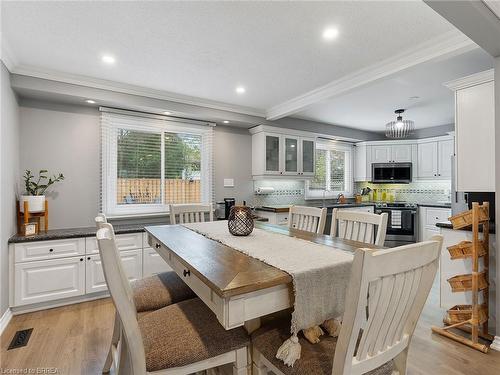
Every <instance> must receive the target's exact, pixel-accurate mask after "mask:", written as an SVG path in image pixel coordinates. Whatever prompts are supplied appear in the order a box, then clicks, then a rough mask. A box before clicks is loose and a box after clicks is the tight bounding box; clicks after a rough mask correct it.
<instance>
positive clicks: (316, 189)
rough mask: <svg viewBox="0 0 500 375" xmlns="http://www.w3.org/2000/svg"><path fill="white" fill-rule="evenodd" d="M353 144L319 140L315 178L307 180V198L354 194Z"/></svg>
mask: <svg viewBox="0 0 500 375" xmlns="http://www.w3.org/2000/svg"><path fill="white" fill-rule="evenodd" d="M352 171H353V149H352V145H350V144H346V143H339V142H336V141H328V140H324V141H318V142H317V144H316V170H315V173H314V178H313V179H311V180H309V181H307V182H306V191H305V193H306V194H305V195H306V199H317V198H335V197H336V196H337V195H338V194H344V195H352V194H353V174H352Z"/></svg>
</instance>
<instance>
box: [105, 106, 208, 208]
mask: <svg viewBox="0 0 500 375" xmlns="http://www.w3.org/2000/svg"><path fill="white" fill-rule="evenodd" d="M101 149H102V152H101V159H102V173H101V176H102V178H101V210H103V211H104V212H105V213H106V214H107V215H110V216H121V215H132V214H153V213H160V212H168V205H169V204H179V203H210V202H212V201H213V191H214V189H213V127H212V126H208V125H198V124H195V123H193V122H183V121H182V120H179V121H177V120H172V119H170V118H167V117H163V116H155V115H146V114H141V113H137V114H136V113H130V112H129V111H113V110H107V109H102V113H101Z"/></svg>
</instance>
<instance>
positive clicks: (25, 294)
mask: <svg viewBox="0 0 500 375" xmlns="http://www.w3.org/2000/svg"><path fill="white" fill-rule="evenodd" d="M145 237H146V235H145V234H144V233H127V234H118V235H116V243H117V247H118V250H119V251H120V257H121V259H122V264H123V267H124V270H125V273H126V275H127V277H128V279H129V280H130V281H133V280H137V279H140V278H142V277H146V276H150V275H154V274H156V273H160V272H164V271H168V270H171V269H170V267H169V266H168V264H167V263H166V262H165V261H164V260H163V259H162V258H161V257H160V256H159V255H158V253H156V251H155V250H154V249H152V248H150V247H149V245H148V243H147V240H146V238H145ZM10 259H11V260H10V261H11V265H12V266H11V267H12V268H11V269H12V270H13V277H12V278H11V281H12V282H13V286H12V287H11V288H10V293H11V296H10V305H11V307H13V308H16V307H24V306H28V308H29V307H30V306H31V305H36V304H39V303H44V307H47V303H50V302H54V303H61V300H64V299H67V298H71V297H81V298H85V297H89V298H93V297H94V296H97V295H99V294H98V292H101V294H102V295H105V292H106V291H107V286H106V281H105V279H104V273H103V270H102V265H101V259H100V255H99V250H98V247H97V241H96V239H95V238H94V237H87V238H69V239H61V240H54V241H34V242H21V243H16V244H11V245H10ZM103 292H104V293H103Z"/></svg>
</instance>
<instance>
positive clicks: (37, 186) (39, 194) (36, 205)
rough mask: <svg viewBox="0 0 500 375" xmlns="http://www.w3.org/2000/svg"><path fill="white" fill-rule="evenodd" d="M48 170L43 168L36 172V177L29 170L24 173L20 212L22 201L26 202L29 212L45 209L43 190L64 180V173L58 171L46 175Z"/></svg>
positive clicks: (22, 205) (21, 205)
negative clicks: (24, 192) (55, 173)
mask: <svg viewBox="0 0 500 375" xmlns="http://www.w3.org/2000/svg"><path fill="white" fill-rule="evenodd" d="M47 173H48V171H47V170H45V169H42V170H40V172H38V179H37V180H36V181H35V175H33V173H32V172H31V171H30V170H26V172H25V173H24V176H23V179H24V186H25V188H26V195H21V199H20V202H19V206H20V210H21V212H24V202H28V209H29V212H41V211H44V210H45V191H47V189H48V188H49V187H50V186H52V185H54V184H55V183H56V182H59V181H62V180H64V175H63V174H62V173H59V174H58V175H54V176H52V177H47Z"/></svg>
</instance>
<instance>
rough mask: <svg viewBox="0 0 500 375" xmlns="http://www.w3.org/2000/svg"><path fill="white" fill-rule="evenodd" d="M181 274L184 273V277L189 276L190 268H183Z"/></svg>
mask: <svg viewBox="0 0 500 375" xmlns="http://www.w3.org/2000/svg"><path fill="white" fill-rule="evenodd" d="M182 274H183V275H184V277H186V276H191V271H190V270H184V272H183V273H182Z"/></svg>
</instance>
